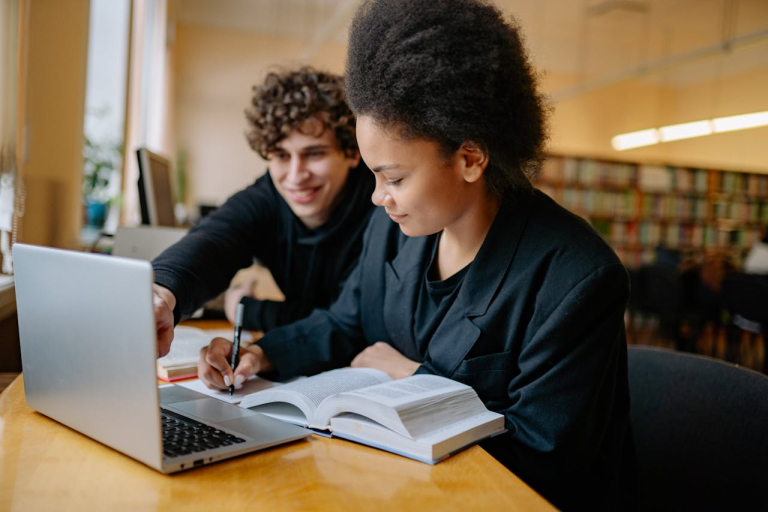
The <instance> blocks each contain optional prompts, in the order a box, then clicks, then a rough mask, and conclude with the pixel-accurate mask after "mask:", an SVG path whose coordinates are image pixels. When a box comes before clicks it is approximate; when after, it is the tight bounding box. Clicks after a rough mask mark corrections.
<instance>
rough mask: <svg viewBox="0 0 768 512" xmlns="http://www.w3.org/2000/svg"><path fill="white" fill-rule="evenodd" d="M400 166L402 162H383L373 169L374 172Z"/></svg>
mask: <svg viewBox="0 0 768 512" xmlns="http://www.w3.org/2000/svg"><path fill="white" fill-rule="evenodd" d="M398 167H400V164H382V165H377V166H376V167H374V168H372V169H371V170H372V171H373V172H379V171H390V170H392V169H397V168H398Z"/></svg>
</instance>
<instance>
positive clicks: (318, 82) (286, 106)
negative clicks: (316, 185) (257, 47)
mask: <svg viewBox="0 0 768 512" xmlns="http://www.w3.org/2000/svg"><path fill="white" fill-rule="evenodd" d="M245 117H246V119H247V120H248V125H249V129H248V131H247V133H246V137H247V138H248V143H249V144H250V145H251V147H252V148H253V150H254V151H256V152H257V153H258V154H259V155H261V157H262V158H264V159H265V160H266V159H267V158H268V157H269V155H270V153H272V152H274V151H275V148H276V147H277V144H278V143H279V142H280V141H281V140H283V139H284V138H285V137H287V136H288V134H290V133H291V132H292V131H294V130H299V131H301V130H302V129H305V128H306V126H305V123H304V122H305V121H307V120H308V119H312V118H317V119H319V120H320V121H322V122H323V125H324V129H326V130H327V129H330V130H333V132H334V134H335V135H336V140H337V141H338V143H339V147H340V149H341V150H342V151H344V153H345V154H346V155H347V156H352V155H354V154H355V152H356V151H357V138H356V137H355V117H354V115H353V114H352V111H351V110H350V109H349V106H348V105H347V103H346V102H345V101H344V80H343V78H342V77H341V76H339V75H334V74H332V73H324V72H321V71H317V70H315V69H313V68H311V67H308V66H305V67H302V68H300V69H297V70H291V71H280V72H271V73H269V74H268V75H267V76H266V78H265V79H264V83H263V84H261V85H254V86H253V97H252V98H251V105H250V107H249V108H247V109H246V110H245ZM314 135H319V134H314Z"/></svg>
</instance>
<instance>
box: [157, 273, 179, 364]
mask: <svg viewBox="0 0 768 512" xmlns="http://www.w3.org/2000/svg"><path fill="white" fill-rule="evenodd" d="M152 306H153V308H154V310H155V329H156V331H157V357H163V356H164V355H166V354H167V353H168V352H170V350H171V342H172V341H173V308H175V307H176V296H175V295H174V294H173V293H172V292H171V290H169V289H168V288H163V287H162V286H160V285H158V284H153V285H152Z"/></svg>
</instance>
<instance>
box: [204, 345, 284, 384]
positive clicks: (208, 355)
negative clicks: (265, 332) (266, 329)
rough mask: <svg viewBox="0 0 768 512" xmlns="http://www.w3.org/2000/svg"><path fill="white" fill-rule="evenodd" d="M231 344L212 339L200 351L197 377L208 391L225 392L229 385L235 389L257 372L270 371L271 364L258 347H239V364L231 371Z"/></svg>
mask: <svg viewBox="0 0 768 512" xmlns="http://www.w3.org/2000/svg"><path fill="white" fill-rule="evenodd" d="M231 359H232V342H231V341H229V340H228V339H225V338H214V339H213V341H211V343H210V345H208V346H207V347H203V348H202V349H201V350H200V358H199V359H198V360H197V376H198V377H199V378H200V380H202V381H203V383H204V384H205V385H206V386H207V387H208V388H209V389H221V390H226V389H228V388H229V385H230V384H234V385H235V389H240V388H241V387H243V382H245V381H246V380H248V379H249V378H250V377H251V375H255V374H256V373H258V372H263V371H267V370H271V369H272V368H273V367H272V363H271V362H270V361H269V359H267V356H266V355H265V354H264V351H263V350H262V349H261V347H259V346H258V345H251V346H250V347H242V346H241V347H240V362H239V363H238V365H237V368H235V371H234V372H233V371H232V366H231V365H230V361H231Z"/></svg>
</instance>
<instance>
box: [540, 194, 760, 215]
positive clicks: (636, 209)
mask: <svg viewBox="0 0 768 512" xmlns="http://www.w3.org/2000/svg"><path fill="white" fill-rule="evenodd" d="M539 188H540V189H541V190H542V191H543V192H544V193H546V194H548V195H549V196H550V197H552V198H553V199H554V200H555V201H557V202H558V203H560V204H561V205H563V206H564V207H566V208H568V209H569V210H571V211H573V212H575V213H578V214H580V215H584V216H599V217H619V218H635V217H644V218H653V219H677V220H681V221H684V220H707V219H730V220H733V221H736V222H739V223H747V224H768V199H766V200H752V199H743V198H732V199H721V200H713V198H710V197H695V196H678V195H672V194H669V195H663V194H653V193H642V192H639V191H637V190H634V189H628V190H623V191H619V190H592V189H581V188H570V187H562V188H560V187H554V186H552V185H549V184H545V185H541V186H540V187H539Z"/></svg>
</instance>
